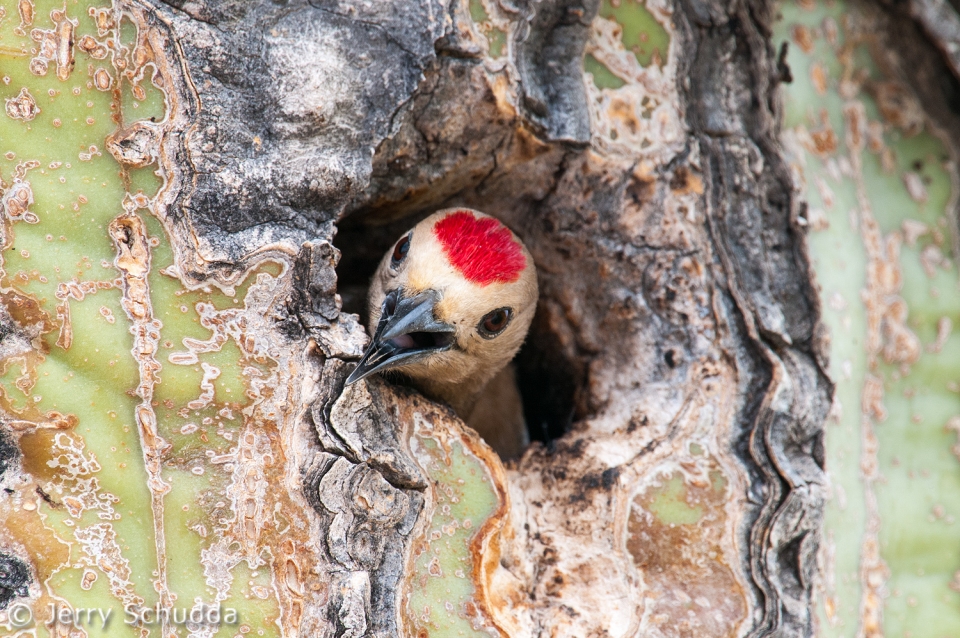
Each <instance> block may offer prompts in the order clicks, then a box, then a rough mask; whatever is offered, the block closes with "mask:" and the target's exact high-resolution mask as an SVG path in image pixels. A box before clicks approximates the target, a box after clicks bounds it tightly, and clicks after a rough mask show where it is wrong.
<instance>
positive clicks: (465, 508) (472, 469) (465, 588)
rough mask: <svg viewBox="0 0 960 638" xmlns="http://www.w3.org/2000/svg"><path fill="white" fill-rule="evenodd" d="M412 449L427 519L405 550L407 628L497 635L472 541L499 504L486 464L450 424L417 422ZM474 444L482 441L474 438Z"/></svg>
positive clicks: (414, 632) (441, 634)
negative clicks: (424, 481)
mask: <svg viewBox="0 0 960 638" xmlns="http://www.w3.org/2000/svg"><path fill="white" fill-rule="evenodd" d="M412 441H413V444H412V446H411V447H412V448H413V452H414V455H415V456H416V457H417V462H418V463H419V465H420V467H421V468H423V470H424V471H425V472H426V474H427V476H428V477H429V479H430V488H429V494H428V503H427V508H426V509H427V511H428V512H430V514H429V519H428V521H427V523H426V526H425V527H424V529H423V530H422V531H421V533H420V534H418V537H417V540H416V541H414V545H413V548H412V552H411V562H410V572H409V574H408V576H407V579H406V587H407V590H406V591H405V592H404V614H405V617H406V620H407V623H408V630H409V635H411V636H431V637H435V638H441V637H446V636H478V637H479V636H490V635H493V636H498V635H500V634H499V632H497V631H496V630H494V629H493V628H492V627H489V626H488V625H489V619H488V618H487V617H485V615H484V614H483V612H482V611H481V606H482V605H481V604H478V600H479V592H478V583H479V582H480V581H481V580H482V576H481V574H479V573H478V572H479V569H478V563H479V554H480V549H481V548H480V547H479V545H478V540H479V539H481V538H482V537H483V536H484V535H485V534H489V531H488V530H484V526H485V525H487V524H489V523H488V521H490V519H491V518H492V517H493V516H494V514H496V513H497V511H498V510H499V509H500V508H501V507H503V505H504V504H503V496H502V495H500V494H498V490H497V487H496V486H495V485H494V481H495V480H496V479H495V478H494V477H493V476H492V475H491V474H490V470H489V467H488V463H489V462H490V460H492V457H493V455H492V454H490V455H489V457H490V460H483V459H480V458H479V457H477V455H476V454H474V453H473V452H472V451H471V450H470V449H469V448H468V447H467V445H466V444H465V442H464V440H463V439H462V438H461V437H460V436H458V433H457V432H455V431H447V430H434V429H432V428H430V427H429V426H427V425H426V423H424V422H419V423H417V427H416V431H415V436H414V437H413V439H412ZM477 445H482V444H480V443H479V442H477Z"/></svg>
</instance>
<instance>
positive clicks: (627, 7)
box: [600, 0, 670, 66]
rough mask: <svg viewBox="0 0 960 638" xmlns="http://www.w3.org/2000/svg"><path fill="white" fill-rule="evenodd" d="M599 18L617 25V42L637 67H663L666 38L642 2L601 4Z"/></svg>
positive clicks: (619, 0)
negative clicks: (632, 56) (638, 65)
mask: <svg viewBox="0 0 960 638" xmlns="http://www.w3.org/2000/svg"><path fill="white" fill-rule="evenodd" d="M600 17H602V18H606V19H608V20H612V21H613V22H616V23H617V24H618V25H620V40H621V41H622V42H623V46H624V48H626V49H627V50H628V51H631V52H632V53H633V55H634V56H635V57H636V58H637V62H639V63H640V65H641V66H650V65H651V64H656V65H658V66H663V63H664V62H665V61H666V59H667V47H668V46H669V45H670V36H669V35H668V34H667V30H666V29H665V28H664V27H663V25H661V24H660V23H659V22H658V21H657V19H656V18H655V17H654V15H653V14H652V13H650V11H649V10H648V9H647V7H646V4H645V3H644V2H640V1H639V0H603V2H601V3H600Z"/></svg>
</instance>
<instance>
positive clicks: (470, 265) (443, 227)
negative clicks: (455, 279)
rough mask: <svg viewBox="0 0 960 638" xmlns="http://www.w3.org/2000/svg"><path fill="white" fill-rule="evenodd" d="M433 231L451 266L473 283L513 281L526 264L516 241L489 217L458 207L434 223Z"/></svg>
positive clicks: (505, 229) (482, 284) (484, 283)
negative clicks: (476, 214) (474, 214)
mask: <svg viewBox="0 0 960 638" xmlns="http://www.w3.org/2000/svg"><path fill="white" fill-rule="evenodd" d="M433 233H434V234H435V235H436V236H437V239H438V240H440V245H441V246H443V252H444V253H446V255H447V259H449V260H450V263H451V264H453V266H454V268H456V269H457V270H459V271H460V274H462V275H463V276H464V277H466V278H467V279H468V280H469V281H472V282H473V283H475V284H480V285H481V286H486V285H487V284H491V283H494V282H497V283H509V282H511V281H516V280H517V279H519V278H520V273H521V272H522V271H523V269H524V268H526V267H527V260H526V258H525V257H524V256H523V249H522V248H521V247H520V244H518V243H517V242H516V241H514V239H513V236H512V235H511V234H510V231H509V230H507V228H506V227H504V226H503V225H502V224H501V223H500V222H498V221H497V220H495V219H492V218H490V217H474V216H473V214H472V213H470V212H469V211H466V210H458V211H456V212H454V213H451V214H449V215H447V216H446V217H444V218H443V219H441V220H440V221H438V222H437V223H436V224H434V226H433Z"/></svg>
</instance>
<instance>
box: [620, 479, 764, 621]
mask: <svg viewBox="0 0 960 638" xmlns="http://www.w3.org/2000/svg"><path fill="white" fill-rule="evenodd" d="M701 464H702V465H701V467H704V466H705V467H706V468H709V469H708V470H706V471H704V470H703V469H701V470H700V471H699V472H698V473H697V474H694V475H693V476H692V477H687V478H684V474H682V473H679V472H678V473H676V474H671V475H670V476H668V477H663V481H662V484H661V486H660V487H654V488H651V489H648V490H647V491H646V492H644V493H642V494H639V495H637V496H636V497H635V498H634V499H633V502H632V505H631V512H630V518H629V521H628V527H627V549H628V551H629V552H630V555H631V556H632V557H633V560H634V562H635V564H636V566H637V569H638V570H639V571H640V573H641V574H642V577H643V579H644V581H645V583H646V584H647V585H648V586H649V587H651V588H652V589H655V590H656V591H658V592H660V596H659V597H658V598H657V599H656V600H655V601H653V602H652V604H651V610H650V612H651V613H650V620H651V624H652V625H654V626H660V627H670V628H671V631H670V633H671V635H675V636H683V637H687V636H689V637H690V638H694V637H699V636H718V637H719V636H735V635H738V633H737V629H738V627H739V626H740V623H741V622H742V621H743V619H744V617H745V616H746V612H747V601H746V599H745V597H744V594H743V590H742V589H741V586H740V584H739V583H738V582H737V579H736V577H735V574H734V571H733V570H732V569H731V568H730V566H729V565H728V563H727V562H726V557H725V553H724V547H725V546H729V544H730V541H729V536H730V531H729V530H730V520H729V517H728V515H727V505H728V504H727V500H728V496H729V494H728V489H727V481H726V480H725V479H724V477H723V474H722V472H721V470H720V468H719V466H718V465H717V464H716V463H715V462H712V461H708V462H706V463H703V462H701Z"/></svg>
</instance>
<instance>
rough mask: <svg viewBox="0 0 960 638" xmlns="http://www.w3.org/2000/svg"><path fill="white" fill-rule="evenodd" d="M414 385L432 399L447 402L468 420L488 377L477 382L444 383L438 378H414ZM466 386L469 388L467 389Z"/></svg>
mask: <svg viewBox="0 0 960 638" xmlns="http://www.w3.org/2000/svg"><path fill="white" fill-rule="evenodd" d="M412 381H413V385H414V386H415V387H416V388H417V389H418V390H420V391H421V392H423V394H425V395H426V396H428V397H430V398H431V399H435V400H439V401H443V402H445V403H446V404H447V405H449V406H450V407H451V408H453V411H454V412H456V413H457V416H459V417H460V418H461V419H463V420H466V419H467V417H468V416H470V413H471V412H472V411H473V408H474V406H475V405H476V403H477V399H478V398H479V396H480V392H481V391H482V390H483V388H484V386H486V382H487V381H488V380H487V379H484V380H483V381H482V382H480V383H477V384H469V383H457V384H454V383H444V382H443V381H438V380H436V379H413V380H412ZM465 388H469V390H466V389H465Z"/></svg>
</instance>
